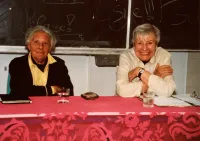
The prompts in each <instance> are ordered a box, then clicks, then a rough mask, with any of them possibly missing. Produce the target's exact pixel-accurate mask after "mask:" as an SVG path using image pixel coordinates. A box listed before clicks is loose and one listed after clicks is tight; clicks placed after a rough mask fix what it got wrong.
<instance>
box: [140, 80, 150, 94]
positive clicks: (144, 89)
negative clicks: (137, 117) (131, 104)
mask: <svg viewBox="0 0 200 141" xmlns="http://www.w3.org/2000/svg"><path fill="white" fill-rule="evenodd" d="M142 84H143V85H142V93H144V92H147V90H148V88H149V86H148V85H147V84H145V83H144V82H143V83H142Z"/></svg>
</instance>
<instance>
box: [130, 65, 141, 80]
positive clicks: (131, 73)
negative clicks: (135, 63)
mask: <svg viewBox="0 0 200 141" xmlns="http://www.w3.org/2000/svg"><path fill="white" fill-rule="evenodd" d="M139 70H140V67H136V68H135V69H133V70H131V71H129V73H128V79H129V82H131V81H132V80H133V79H134V78H135V77H137V75H138V72H139Z"/></svg>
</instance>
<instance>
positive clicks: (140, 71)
mask: <svg viewBox="0 0 200 141" xmlns="http://www.w3.org/2000/svg"><path fill="white" fill-rule="evenodd" d="M143 73H144V69H143V68H141V69H140V70H139V73H138V77H139V78H141V75H142V74H143Z"/></svg>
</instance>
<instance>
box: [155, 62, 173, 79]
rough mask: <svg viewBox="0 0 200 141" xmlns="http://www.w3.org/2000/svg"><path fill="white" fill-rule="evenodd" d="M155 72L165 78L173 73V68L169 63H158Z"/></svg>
mask: <svg viewBox="0 0 200 141" xmlns="http://www.w3.org/2000/svg"><path fill="white" fill-rule="evenodd" d="M154 74H155V75H157V76H159V77H161V78H164V77H165V76H169V75H172V74H173V69H172V67H171V66H169V65H162V66H160V64H157V66H156V69H155V71H154Z"/></svg>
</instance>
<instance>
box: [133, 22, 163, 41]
mask: <svg viewBox="0 0 200 141" xmlns="http://www.w3.org/2000/svg"><path fill="white" fill-rule="evenodd" d="M149 33H153V34H154V35H155V36H156V43H157V44H158V43H159V42H160V30H159V29H158V28H157V27H156V26H154V25H151V24H149V23H145V24H142V25H138V26H137V27H136V28H135V29H134V30H133V34H132V36H133V37H132V41H133V44H134V41H135V40H136V38H137V36H138V35H147V34H149Z"/></svg>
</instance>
